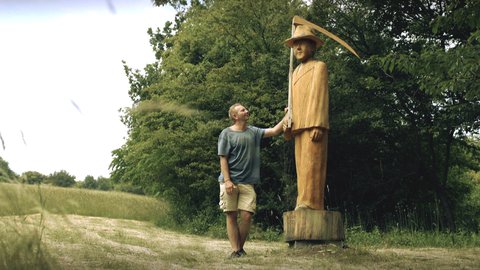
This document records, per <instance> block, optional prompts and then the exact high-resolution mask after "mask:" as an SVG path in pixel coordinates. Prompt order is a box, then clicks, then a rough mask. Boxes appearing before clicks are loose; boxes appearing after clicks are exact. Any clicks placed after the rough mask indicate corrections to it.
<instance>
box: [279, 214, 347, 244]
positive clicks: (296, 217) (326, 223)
mask: <svg viewBox="0 0 480 270" xmlns="http://www.w3.org/2000/svg"><path fill="white" fill-rule="evenodd" d="M283 231H284V236H285V241H286V242H289V244H290V246H292V245H293V244H295V245H297V243H299V244H300V243H301V244H302V245H304V244H305V243H312V244H317V243H318V244H325V243H331V242H335V241H343V240H345V232H344V229H343V221H342V214H341V213H340V212H336V211H324V210H312V209H299V210H295V211H289V212H285V213H283ZM292 243H293V244H292Z"/></svg>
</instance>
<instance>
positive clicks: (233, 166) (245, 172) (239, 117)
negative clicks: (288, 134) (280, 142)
mask: <svg viewBox="0 0 480 270" xmlns="http://www.w3.org/2000/svg"><path fill="white" fill-rule="evenodd" d="M228 115H229V117H230V119H231V120H232V122H233V124H232V125H231V126H230V127H228V128H225V129H224V130H223V131H222V132H221V133H220V136H219V138H218V155H219V157H220V170H221V173H220V176H219V177H218V181H219V182H220V203H219V205H220V208H221V209H222V210H223V211H224V213H225V215H226V221H227V234H228V239H229V240H230V245H231V246H232V250H233V251H232V253H231V254H230V257H231V258H234V257H240V256H244V255H246V253H245V251H244V249H243V246H244V244H245V240H246V239H247V236H248V233H249V231H250V223H251V221H252V215H253V214H254V213H255V209H256V193H255V189H254V185H255V184H257V183H259V181H260V141H261V139H262V138H268V137H272V136H276V135H279V134H280V133H281V132H282V131H283V128H282V126H283V125H282V122H283V120H282V121H281V122H280V123H278V124H277V125H276V126H275V127H273V128H267V129H262V128H257V127H254V126H249V125H247V122H248V119H249V117H250V114H249V112H248V110H247V109H246V108H245V107H244V106H243V105H241V104H239V103H236V104H233V105H232V106H231V107H230V109H229V111H228ZM284 119H285V117H284ZM238 215H240V219H241V222H240V223H238V222H237V216H238Z"/></svg>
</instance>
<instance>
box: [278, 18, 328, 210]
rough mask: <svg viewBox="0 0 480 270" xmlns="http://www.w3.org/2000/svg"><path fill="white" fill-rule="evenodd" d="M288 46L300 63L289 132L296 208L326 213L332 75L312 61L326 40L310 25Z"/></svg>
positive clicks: (298, 29) (301, 28)
mask: <svg viewBox="0 0 480 270" xmlns="http://www.w3.org/2000/svg"><path fill="white" fill-rule="evenodd" d="M285 43H286V44H287V46H289V47H291V48H293V54H294V55H295V58H296V59H297V60H298V61H300V64H299V65H298V66H297V68H296V69H295V71H294V72H293V77H292V91H291V97H290V98H291V109H290V111H291V114H292V126H291V129H290V130H288V133H291V135H292V136H293V138H294V140H295V163H296V168H297V188H298V196H297V204H296V208H295V209H299V208H309V209H316V210H323V209H324V205H323V201H324V200H323V198H324V190H325V180H326V172H327V141H328V129H329V122H328V72H327V65H326V64H325V63H324V62H321V61H317V60H313V59H312V57H313V55H314V53H315V50H316V49H317V48H319V47H320V46H321V45H323V41H322V40H320V38H318V37H317V36H315V35H314V34H313V31H312V29H311V28H310V27H309V26H307V25H298V26H297V27H296V29H295V32H294V34H293V36H292V37H291V38H290V39H288V40H286V41H285ZM289 136H290V134H287V137H289Z"/></svg>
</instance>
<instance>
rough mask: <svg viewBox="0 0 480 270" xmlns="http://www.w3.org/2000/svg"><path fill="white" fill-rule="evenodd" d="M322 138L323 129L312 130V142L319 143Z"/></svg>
mask: <svg viewBox="0 0 480 270" xmlns="http://www.w3.org/2000/svg"><path fill="white" fill-rule="evenodd" d="M322 137H323V129H321V128H313V130H312V136H311V139H312V142H319V141H320V140H322Z"/></svg>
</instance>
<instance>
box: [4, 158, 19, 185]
mask: <svg viewBox="0 0 480 270" xmlns="http://www.w3.org/2000/svg"><path fill="white" fill-rule="evenodd" d="M16 179H17V175H16V174H15V172H14V171H12V170H11V169H10V167H9V166H8V162H6V161H5V160H4V159H3V158H2V157H0V182H8V181H13V180H16Z"/></svg>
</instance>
